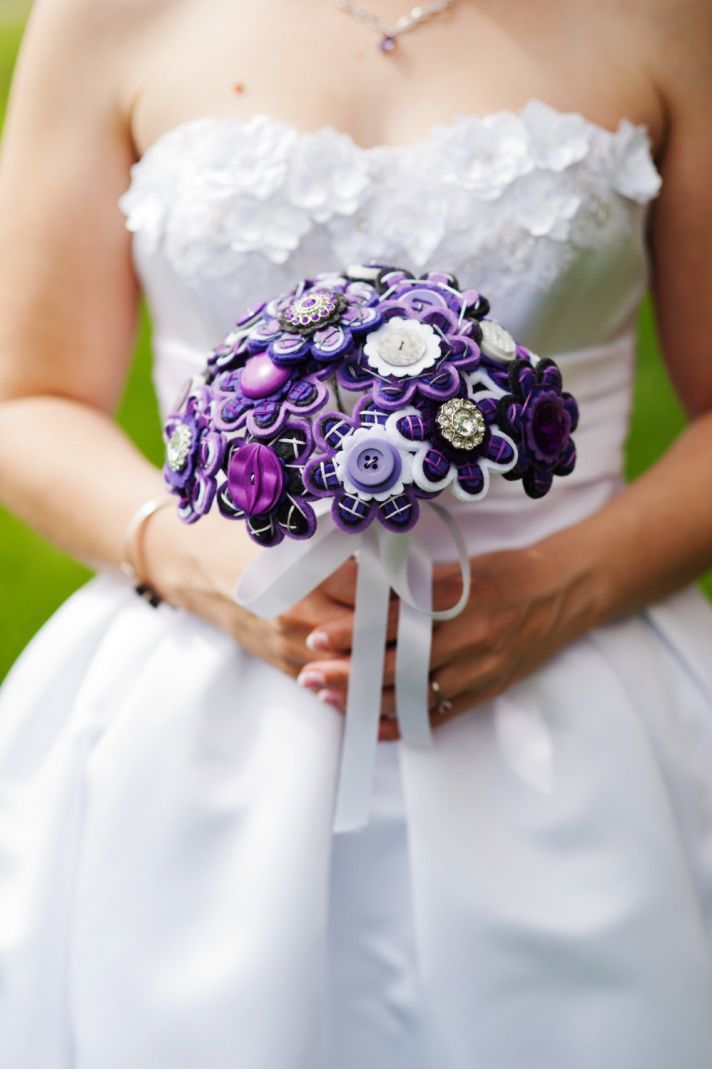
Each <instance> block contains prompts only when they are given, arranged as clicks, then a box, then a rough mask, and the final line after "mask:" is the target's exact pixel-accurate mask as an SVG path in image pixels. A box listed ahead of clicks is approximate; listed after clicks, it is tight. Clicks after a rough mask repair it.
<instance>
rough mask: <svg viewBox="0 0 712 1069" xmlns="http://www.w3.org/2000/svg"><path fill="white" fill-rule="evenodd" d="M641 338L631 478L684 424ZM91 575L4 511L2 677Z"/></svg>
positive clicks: (154, 441)
mask: <svg viewBox="0 0 712 1069" xmlns="http://www.w3.org/2000/svg"><path fill="white" fill-rule="evenodd" d="M1 3H2V0H0V4H1ZM21 36H22V25H21V21H20V20H19V19H16V20H14V21H10V22H9V23H8V21H7V20H5V21H4V23H3V14H2V8H1V7H0V124H1V123H2V117H3V115H4V110H5V103H6V98H7V90H8V87H9V83H10V78H11V76H12V68H13V64H14V61H15V56H16V53H17V48H18V45H19V42H20V39H21ZM639 333H640V361H639V368H638V375H637V379H636V384H635V403H634V410H633V416H632V424H631V433H630V437H629V441H628V447H627V461H626V471H627V475H628V476H629V477H633V476H635V475H636V474H637V473H638V472H640V471H641V470H642V469H644V468H646V467H648V466H649V465H650V464H651V463H652V462H653V461H654V460H655V459H656V458H657V457H658V456H659V455H660V454H661V453H662V452H663V451H664V450H665V449H666V448H667V446H668V445H669V443H670V442H671V441H672V439H673V438H674V437H675V435H676V434H678V433H679V431H680V429H681V428H682V426H683V424H684V419H683V415H682V412H681V409H680V405H679V404H678V402H677V400H676V398H675V397H674V395H673V393H672V391H671V389H670V385H669V382H668V380H667V377H666V374H665V371H664V368H663V366H662V363H661V360H660V356H659V353H658V349H657V346H656V341H655V332H654V328H653V324H652V319H651V314H650V307H649V305H648V304H647V303H646V305H645V306H644V308H643V310H642V314H641V320H640V328H639ZM149 346H150V326H149V323H148V319H147V316H146V315H145V313H144V314H143V316H142V322H141V330H140V336H139V342H138V346H137V351H136V357H135V360H134V365H133V369H132V373H131V376H130V379H129V382H128V384H127V388H126V393H125V397H124V399H123V402H122V405H121V409H120V412H119V420H120V423H121V425H122V426H123V427H124V428H125V429H126V431H127V432H128V433H129V434H130V435H131V437H132V438H133V439H134V441H135V442H137V444H138V445H139V447H140V448H141V449H142V450H143V451H144V452H145V453H146V455H147V456H148V457H149V458H150V459H152V460H153V461H155V462H158V460H159V458H160V456H161V440H160V432H159V425H158V418H157V412H156V404H155V398H154V395H153V390H152V388H151V383H150V355H149ZM88 574H89V573H88V572H87V571H86V570H85V569H84V568H82V567H81V566H80V565H79V564H77V563H76V562H74V561H72V560H69V559H68V558H67V557H66V556H64V555H63V554H62V553H60V552H59V551H58V550H57V549H55V548H54V547H53V546H51V545H49V544H48V543H47V542H45V541H44V540H43V539H42V538H40V537H39V536H38V535H37V534H35V533H34V532H33V531H31V530H29V529H28V528H27V527H25V526H24V525H23V524H21V523H20V522H19V521H18V520H16V519H14V517H12V516H10V515H8V514H7V513H6V512H3V511H2V510H0V579H1V584H2V585H1V587H0V589H1V590H2V598H1V599H0V679H2V677H3V676H4V674H5V673H6V672H7V670H8V668H9V667H10V665H11V664H12V662H13V660H14V659H15V657H16V656H17V654H18V653H19V652H20V650H21V649H22V648H23V646H24V645H25V643H26V642H27V641H28V639H29V638H30V637H31V636H32V634H33V633H34V632H35V631H36V630H37V629H38V628H39V627H40V625H41V624H42V623H43V621H44V620H46V619H47V617H48V616H49V615H50V613H52V612H53V611H54V609H55V608H56V607H57V606H58V605H59V604H60V603H61V602H62V601H63V600H64V599H65V598H66V597H67V596H68V595H69V594H70V593H71V592H72V591H73V590H75V589H76V588H77V587H78V586H79V585H80V584H81V583H83V582H84V581H85V580H86V579H87V577H88ZM703 585H704V587H705V589H706V591H707V592H708V593H709V594H710V595H712V575H710V576H707V577H706V578H705V580H704V581H703Z"/></svg>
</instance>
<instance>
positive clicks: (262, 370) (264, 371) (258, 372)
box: [240, 353, 292, 400]
mask: <svg viewBox="0 0 712 1069" xmlns="http://www.w3.org/2000/svg"><path fill="white" fill-rule="evenodd" d="M291 373H292V372H291V369H290V368H288V367H280V365H279V364H275V362H274V360H272V359H270V357H269V356H268V355H267V353H258V354H257V356H251V357H250V359H249V360H248V361H247V363H246V364H245V366H244V368H243V371H242V375H241V376H240V387H241V388H242V392H243V393H244V395H245V397H251V398H252V399H253V400H257V399H258V398H260V397H269V395H270V394H271V393H275V392H276V391H277V390H279V389H280V387H282V386H284V384H285V382H286V381H287V379H288V378H289V376H290V375H291Z"/></svg>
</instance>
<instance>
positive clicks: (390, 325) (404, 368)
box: [363, 316, 441, 379]
mask: <svg viewBox="0 0 712 1069" xmlns="http://www.w3.org/2000/svg"><path fill="white" fill-rule="evenodd" d="M363 351H364V355H365V357H366V359H367V361H368V364H369V366H370V367H372V368H373V370H374V371H375V372H376V373H377V374H378V375H383V376H391V375H394V376H395V377H396V378H399V379H402V378H413V377H414V376H416V375H420V374H422V372H423V371H425V370H426V368H429V367H432V366H433V365H434V364H435V363H436V361H437V359H438V357H439V356H440V355H441V349H440V338H439V337H438V334H437V333H436V331H435V330H434V329H433V327H431V326H430V324H429V323H421V322H419V320H417V319H405V318H403V317H401V316H393V318H392V319H388V320H387V321H386V322H385V323H383V324H382V326H380V327H379V328H378V329H377V330H374V331H372V332H371V333H370V334H369V335H368V336H367V338H366V342H365V344H364V347H363Z"/></svg>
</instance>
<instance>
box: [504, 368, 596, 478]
mask: <svg viewBox="0 0 712 1069" xmlns="http://www.w3.org/2000/svg"><path fill="white" fill-rule="evenodd" d="M508 377H509V387H510V391H511V392H510V393H509V394H506V395H505V396H504V397H502V398H500V400H499V403H498V418H499V422H500V424H501V426H502V427H503V429H504V430H505V431H507V433H508V434H511V436H512V438H513V440H514V442H515V443H516V446H517V454H518V460H517V463H516V465H515V466H514V467H513V468H512V469H511V471H509V472H507V474H506V475H505V478H507V479H521V480H522V484H523V486H524V490H525V491H526V493H527V494H528V495H529V497H543V496H544V494H547V493H548V492H549V490H550V489H551V485H552V482H553V479H554V476H555V475H569V474H570V472H571V471H573V468H574V465H575V463H576V447H575V445H574V443H573V440H572V438H571V434H572V433H573V431H575V430H576V426H577V424H578V407H577V405H576V401H575V400H574V398H573V397H572V396H571V394H569V393H566V392H564V391H563V390H562V382H561V372H560V371H559V368H558V367H557V366H556V364H555V363H554V362H553V360H547V359H543V360H539V361H538V362H537V364H536V366H535V367H532V365H531V363H530V362H529V361H528V360H526V359H519V358H518V359H517V360H515V361H514V362H513V363H512V364H510V366H509V376H508Z"/></svg>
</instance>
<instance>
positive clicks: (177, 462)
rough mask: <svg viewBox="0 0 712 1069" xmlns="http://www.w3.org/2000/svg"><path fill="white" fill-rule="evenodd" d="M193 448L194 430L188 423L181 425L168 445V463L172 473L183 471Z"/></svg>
mask: <svg viewBox="0 0 712 1069" xmlns="http://www.w3.org/2000/svg"><path fill="white" fill-rule="evenodd" d="M192 448H193V431H192V428H191V427H189V426H188V424H187V423H179V424H178V426H177V427H176V429H175V430H174V431H173V434H172V435H171V436H170V438H169V439H168V444H167V445H166V461H167V463H168V467H169V468H170V469H171V471H183V469H184V467H185V466H186V464H187V463H188V457H189V456H190V451H191V449H192Z"/></svg>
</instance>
